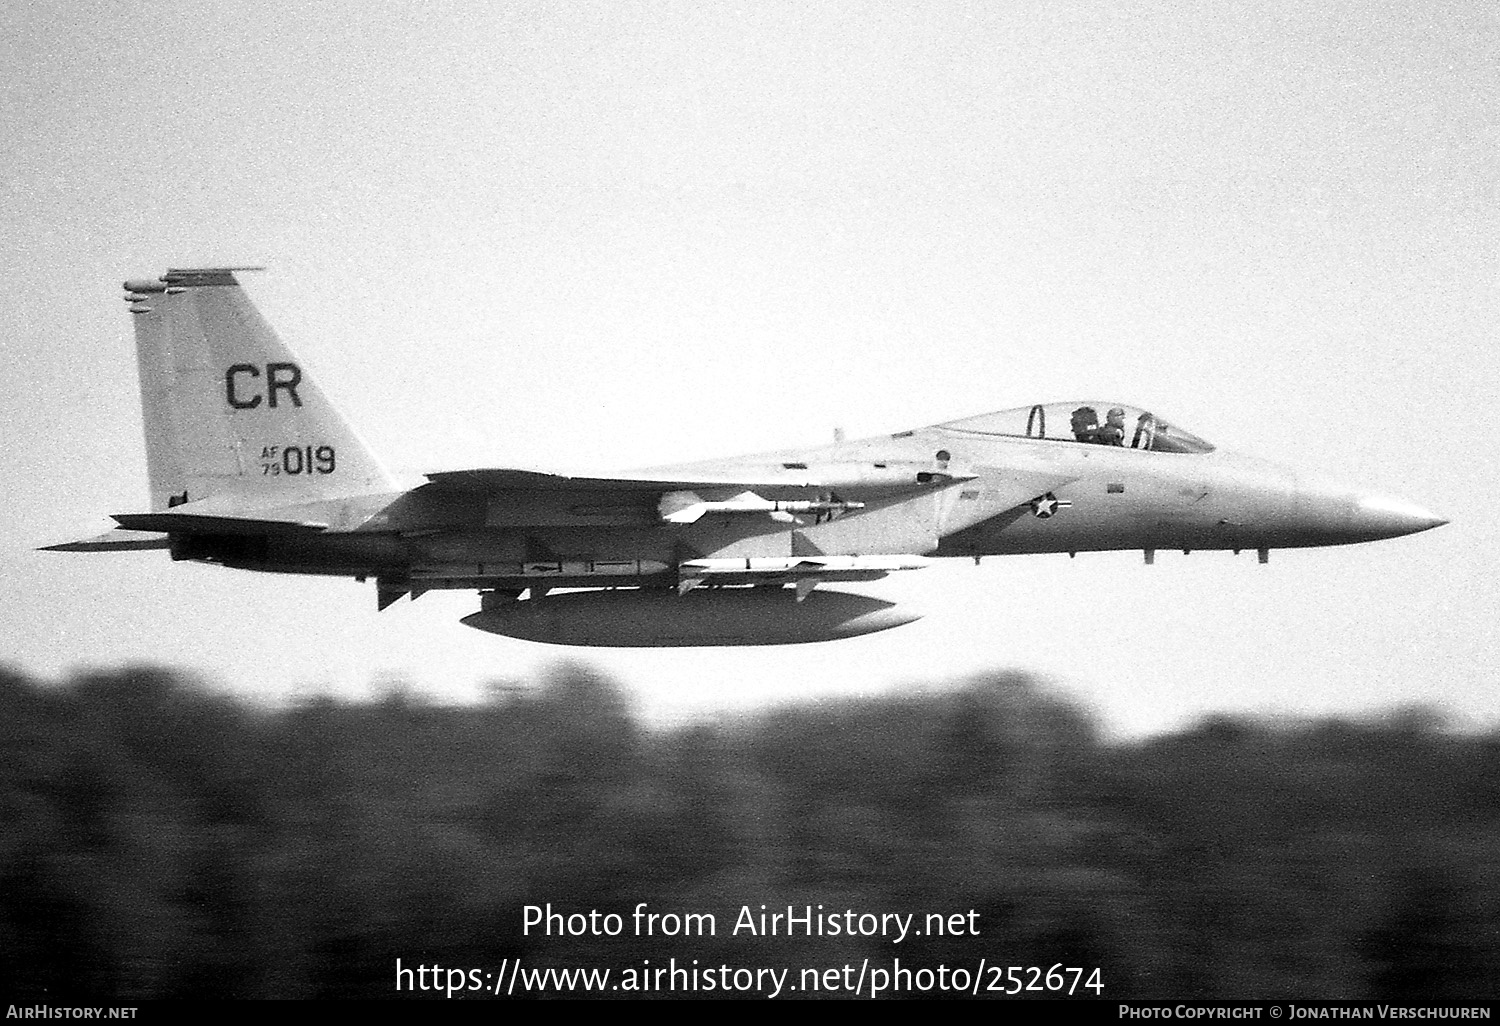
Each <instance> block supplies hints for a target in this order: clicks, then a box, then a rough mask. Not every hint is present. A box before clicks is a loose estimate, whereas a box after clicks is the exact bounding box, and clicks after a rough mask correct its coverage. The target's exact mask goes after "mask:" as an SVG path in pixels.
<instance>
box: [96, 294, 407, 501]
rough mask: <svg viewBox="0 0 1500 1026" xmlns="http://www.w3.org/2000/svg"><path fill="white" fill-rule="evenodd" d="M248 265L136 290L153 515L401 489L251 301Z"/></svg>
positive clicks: (134, 301)
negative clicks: (210, 502)
mask: <svg viewBox="0 0 1500 1026" xmlns="http://www.w3.org/2000/svg"><path fill="white" fill-rule="evenodd" d="M246 269H247V268H221V267H215V268H200V269H194V270H170V271H168V272H167V273H166V274H164V275H162V276H161V278H160V279H157V280H155V281H152V280H132V281H127V282H126V283H125V290H126V292H127V296H126V298H127V299H128V300H129V301H130V312H131V314H132V315H133V317H134V320H135V343H136V357H137V360H138V361H139V364H140V378H141V407H142V412H143V417H144V420H145V429H146V468H147V474H148V477H149V478H150V484H151V508H152V509H153V510H164V509H167V508H168V507H170V506H176V505H180V504H182V503H184V502H189V501H196V500H198V499H205V498H209V497H211V496H224V497H226V498H229V499H231V500H235V501H237V502H242V503H243V504H244V505H245V506H247V507H255V506H270V505H282V504H291V503H297V502H304V501H313V500H318V499H331V498H338V497H341V496H350V495H362V494H370V493H374V492H384V491H395V490H397V487H398V486H397V485H396V484H395V482H394V481H393V480H392V479H391V477H390V475H389V474H387V473H386V471H385V469H384V468H382V467H381V465H380V463H379V461H378V460H376V459H375V457H374V455H373V454H372V453H371V452H370V451H369V449H367V448H366V447H365V445H364V443H362V442H361V441H360V440H359V438H358V437H357V436H356V435H355V434H354V432H353V430H351V429H350V427H349V425H348V424H347V423H346V422H345V421H344V418H343V417H342V416H341V415H340V414H339V412H338V410H336V409H335V408H334V407H333V405H332V404H331V403H329V401H328V400H327V398H325V397H324V395H323V392H322V390H321V389H319V388H318V386H317V383H316V382H315V381H313V380H312V378H311V377H310V376H309V375H308V374H307V373H306V372H305V371H304V370H303V369H302V366H301V365H300V364H299V363H298V362H297V359H296V357H295V356H293V354H292V352H291V351H290V350H289V349H288V348H287V347H286V345H285V344H284V343H283V342H282V341H281V339H280V338H278V337H277V335H276V332H275V331H274V330H273V329H272V328H271V326H270V324H269V323H267V321H266V320H265V318H264V317H262V316H261V314H260V311H258V310H257V309H256V308H255V305H254V304H253V303H252V302H251V301H250V297H249V296H248V295H246V294H245V290H244V289H243V288H241V286H240V283H239V281H238V280H236V278H235V275H234V272H235V271H236V270H246Z"/></svg>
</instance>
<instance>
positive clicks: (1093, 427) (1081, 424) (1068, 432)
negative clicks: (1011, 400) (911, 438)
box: [942, 400, 1214, 452]
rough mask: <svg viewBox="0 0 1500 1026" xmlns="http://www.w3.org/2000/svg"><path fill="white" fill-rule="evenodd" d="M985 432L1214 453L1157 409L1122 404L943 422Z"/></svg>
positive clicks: (1062, 406)
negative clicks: (1167, 419)
mask: <svg viewBox="0 0 1500 1026" xmlns="http://www.w3.org/2000/svg"><path fill="white" fill-rule="evenodd" d="M942 426H943V427H945V428H952V429H954V430H956V431H972V432H975V433H977V434H984V435H1015V436H1017V437H1020V438H1039V439H1040V438H1045V439H1048V440H1055V441H1059V442H1073V443H1080V444H1084V445H1109V446H1118V447H1120V448H1124V449H1145V450H1148V451H1150V452H1212V451H1213V448H1214V447H1213V446H1212V445H1210V444H1209V443H1208V442H1205V441H1204V440H1203V439H1201V438H1199V437H1198V436H1197V435H1194V434H1191V433H1189V432H1187V431H1184V430H1182V429H1181V428H1179V427H1173V426H1172V425H1171V424H1168V423H1167V422H1166V421H1164V420H1162V419H1161V418H1160V417H1158V416H1156V415H1155V414H1154V413H1148V412H1146V411H1145V410H1142V409H1138V408H1136V407H1134V406H1125V405H1123V404H1121V403H1101V402H1094V401H1092V400H1087V401H1084V402H1072V403H1047V404H1046V405H1042V404H1038V405H1036V406H1022V407H1019V408H1018V409H1014V410H1003V411H1001V412H1000V413H986V414H984V415H983V416H979V417H969V418H968V419H966V420H955V421H953V422H951V423H948V424H944V425H942Z"/></svg>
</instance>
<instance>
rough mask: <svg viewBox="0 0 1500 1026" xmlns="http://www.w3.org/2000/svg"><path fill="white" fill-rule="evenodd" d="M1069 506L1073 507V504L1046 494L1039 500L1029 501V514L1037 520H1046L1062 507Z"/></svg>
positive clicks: (1049, 493)
mask: <svg viewBox="0 0 1500 1026" xmlns="http://www.w3.org/2000/svg"><path fill="white" fill-rule="evenodd" d="M1071 505H1073V503H1072V502H1070V501H1069V500H1067V499H1059V498H1058V497H1057V496H1055V495H1053V494H1052V493H1051V492H1048V493H1047V494H1046V495H1043V496H1041V497H1040V498H1036V499H1032V500H1031V512H1033V513H1035V514H1036V516H1037V519H1039V520H1046V519H1047V518H1049V517H1051V516H1053V515H1055V514H1056V513H1057V511H1058V510H1060V509H1062V508H1063V507H1064V506H1071Z"/></svg>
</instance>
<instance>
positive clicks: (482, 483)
mask: <svg viewBox="0 0 1500 1026" xmlns="http://www.w3.org/2000/svg"><path fill="white" fill-rule="evenodd" d="M427 479H428V480H429V481H431V482H432V483H433V484H435V485H440V486H442V487H444V488H453V489H457V490H459V491H466V492H503V491H512V490H515V491H526V490H530V489H542V490H544V491H600V490H602V491H615V490H620V491H632V492H661V491H674V490H679V489H690V488H723V487H728V486H733V487H740V488H797V487H806V486H817V485H818V484H820V482H818V481H816V480H813V479H811V478H810V477H809V476H808V475H807V474H805V473H804V474H801V475H796V476H793V475H786V476H774V475H766V476H764V477H761V478H758V479H754V480H752V479H751V478H750V477H747V476H744V475H734V474H724V475H721V476H716V475H712V474H700V475H694V476H692V477H691V478H683V477H680V476H675V475H666V474H657V473H655V472H653V471H642V472H639V473H631V474H627V475H622V476H618V477H575V476H573V475H570V474H549V473H546V472H544V471H540V470H507V469H503V468H500V469H485V470H450V471H443V472H440V473H436V474H428V475H427Z"/></svg>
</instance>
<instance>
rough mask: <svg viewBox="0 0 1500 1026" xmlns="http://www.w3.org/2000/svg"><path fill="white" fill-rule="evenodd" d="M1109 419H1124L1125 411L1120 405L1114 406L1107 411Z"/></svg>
mask: <svg viewBox="0 0 1500 1026" xmlns="http://www.w3.org/2000/svg"><path fill="white" fill-rule="evenodd" d="M1109 419H1110V420H1124V419H1125V411H1124V410H1123V409H1122V408H1121V407H1119V406H1116V407H1115V408H1114V409H1112V410H1110V411H1109Z"/></svg>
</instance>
